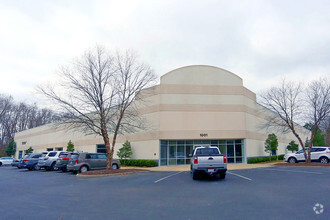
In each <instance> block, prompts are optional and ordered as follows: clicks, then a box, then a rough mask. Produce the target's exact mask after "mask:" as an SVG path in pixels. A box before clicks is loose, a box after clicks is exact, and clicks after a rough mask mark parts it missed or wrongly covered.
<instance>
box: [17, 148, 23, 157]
mask: <svg viewBox="0 0 330 220" xmlns="http://www.w3.org/2000/svg"><path fill="white" fill-rule="evenodd" d="M22 155H23V151H22V150H20V151H19V152H18V159H21V158H22Z"/></svg>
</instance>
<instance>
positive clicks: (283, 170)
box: [266, 168, 323, 174]
mask: <svg viewBox="0 0 330 220" xmlns="http://www.w3.org/2000/svg"><path fill="white" fill-rule="evenodd" d="M266 169H267V170H276V171H282V172H294V173H311V174H323V173H319V172H311V171H301V170H285V169H271V168H266Z"/></svg>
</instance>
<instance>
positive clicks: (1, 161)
mask: <svg viewBox="0 0 330 220" xmlns="http://www.w3.org/2000/svg"><path fill="white" fill-rule="evenodd" d="M12 162H13V158H12V157H0V167H1V166H2V165H10V164H11V163H12Z"/></svg>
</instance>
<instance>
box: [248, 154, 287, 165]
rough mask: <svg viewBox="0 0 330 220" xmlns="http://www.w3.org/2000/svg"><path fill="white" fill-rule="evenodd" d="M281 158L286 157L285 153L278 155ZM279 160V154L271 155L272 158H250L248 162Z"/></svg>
mask: <svg viewBox="0 0 330 220" xmlns="http://www.w3.org/2000/svg"><path fill="white" fill-rule="evenodd" d="M278 159H279V160H283V159H284V154H282V155H278ZM275 160H277V156H271V159H270V160H269V157H253V158H250V159H248V163H261V162H266V161H275Z"/></svg>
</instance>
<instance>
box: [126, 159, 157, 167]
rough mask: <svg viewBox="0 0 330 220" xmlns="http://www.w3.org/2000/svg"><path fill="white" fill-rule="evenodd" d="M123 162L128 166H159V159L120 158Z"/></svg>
mask: <svg viewBox="0 0 330 220" xmlns="http://www.w3.org/2000/svg"><path fill="white" fill-rule="evenodd" d="M119 161H120V163H121V164H125V165H126V166H135V167H156V166H158V163H157V161H154V160H122V159H120V160H119Z"/></svg>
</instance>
